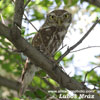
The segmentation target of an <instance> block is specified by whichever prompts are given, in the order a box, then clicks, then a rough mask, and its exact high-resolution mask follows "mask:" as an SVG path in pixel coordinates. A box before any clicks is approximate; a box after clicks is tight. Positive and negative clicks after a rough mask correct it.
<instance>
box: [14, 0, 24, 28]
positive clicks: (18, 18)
mask: <svg viewBox="0 0 100 100" xmlns="http://www.w3.org/2000/svg"><path fill="white" fill-rule="evenodd" d="M23 13H24V0H16V2H15V14H14V23H15V24H17V25H18V26H19V27H21V23H22V17H23Z"/></svg>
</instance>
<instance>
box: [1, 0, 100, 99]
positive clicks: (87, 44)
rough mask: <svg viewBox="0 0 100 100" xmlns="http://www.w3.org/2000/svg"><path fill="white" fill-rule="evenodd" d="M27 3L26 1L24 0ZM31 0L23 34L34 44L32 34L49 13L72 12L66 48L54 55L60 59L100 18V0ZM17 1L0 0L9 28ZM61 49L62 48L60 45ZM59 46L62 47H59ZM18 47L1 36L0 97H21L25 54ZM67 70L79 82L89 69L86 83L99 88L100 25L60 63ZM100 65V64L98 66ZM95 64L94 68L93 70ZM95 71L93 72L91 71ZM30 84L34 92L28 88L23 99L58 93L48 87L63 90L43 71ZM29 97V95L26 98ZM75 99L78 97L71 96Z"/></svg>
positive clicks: (2, 18) (44, 96) (90, 86)
mask: <svg viewBox="0 0 100 100" xmlns="http://www.w3.org/2000/svg"><path fill="white" fill-rule="evenodd" d="M24 1H25V3H26V2H27V0H24ZM92 1H93V0H91V1H90V0H31V1H30V2H29V3H28V5H27V6H26V8H25V11H24V14H25V15H26V16H27V18H28V20H27V18H26V17H25V16H23V22H22V29H21V34H22V36H23V37H24V38H25V39H26V40H27V41H28V42H30V43H31V40H32V37H34V35H35V34H36V30H35V29H34V27H33V26H32V25H31V24H30V23H29V21H30V22H31V23H32V24H33V25H34V26H35V27H36V29H37V30H39V28H40V27H41V26H42V24H43V23H44V21H45V18H46V15H47V13H49V12H50V11H52V10H54V9H65V10H67V11H69V12H70V13H72V15H73V20H72V23H71V25H70V28H69V29H68V33H67V35H66V37H65V39H64V42H63V45H65V46H64V47H63V49H61V50H60V51H59V50H58V52H57V53H56V55H55V59H56V60H57V59H58V58H59V57H60V56H61V55H62V54H63V53H64V52H65V51H66V50H67V48H68V47H71V46H72V45H74V44H75V43H77V41H78V40H79V39H80V38H81V37H82V36H83V35H84V34H85V33H86V32H87V31H88V30H89V28H90V27H91V26H92V25H93V23H94V22H95V21H96V19H97V17H98V18H99V17H100V1H99V0H95V2H92ZM14 7H15V5H14V2H13V1H11V0H1V1H0V21H1V22H2V23H4V24H5V25H6V26H8V27H9V28H10V27H11V26H12V21H13V16H14ZM60 48H61V47H60ZM60 48H59V49H60ZM14 49H15V47H14V46H13V44H12V43H11V42H9V41H8V40H7V39H5V38H4V37H1V36H0V98H6V99H7V100H20V99H19V98H18V88H19V87H18V83H17V82H18V81H19V80H20V76H21V71H22V69H23V67H24V63H25V59H26V57H25V56H24V55H22V54H21V53H16V52H14V51H13V50H14ZM60 65H62V66H63V68H64V70H65V71H66V73H67V74H68V75H69V76H70V77H73V78H74V79H76V80H77V81H79V82H83V81H84V79H85V75H86V73H87V72H88V71H89V73H88V75H87V77H86V82H85V85H87V87H89V88H91V89H100V73H99V72H100V67H99V65H100V24H97V25H96V27H95V28H94V29H93V30H92V32H91V33H90V34H89V36H88V37H87V38H86V39H85V40H84V41H83V42H82V43H81V44H80V45H79V46H78V47H77V48H75V49H74V50H73V51H71V53H69V54H68V55H67V56H66V57H64V58H63V60H62V61H61V62H60ZM97 66H98V67H97ZM94 67H96V68H95V69H94V70H92V69H93V68H94ZM91 70H92V71H91ZM31 86H32V87H33V88H34V92H30V91H27V92H26V94H25V96H23V97H22V99H23V100H30V98H31V99H33V100H47V98H49V97H50V96H55V97H57V94H56V93H48V92H47V91H48V90H54V89H58V88H59V89H61V88H60V87H59V84H57V83H56V82H55V81H54V80H52V79H51V78H50V77H47V74H46V72H44V71H43V70H41V71H39V72H37V73H36V75H35V77H34V78H33V81H32V83H31ZM27 96H29V97H30V98H27ZM71 100H75V99H71Z"/></svg>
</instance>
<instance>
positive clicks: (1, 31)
mask: <svg viewBox="0 0 100 100" xmlns="http://www.w3.org/2000/svg"><path fill="white" fill-rule="evenodd" d="M0 35H1V36H4V37H6V38H8V39H9V40H10V29H9V28H8V27H6V26H5V25H3V24H2V23H1V22H0Z"/></svg>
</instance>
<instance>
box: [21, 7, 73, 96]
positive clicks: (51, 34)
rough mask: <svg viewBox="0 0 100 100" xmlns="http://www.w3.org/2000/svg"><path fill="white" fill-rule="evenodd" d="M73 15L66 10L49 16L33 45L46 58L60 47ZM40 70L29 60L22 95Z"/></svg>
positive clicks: (25, 70) (22, 80)
mask: <svg viewBox="0 0 100 100" xmlns="http://www.w3.org/2000/svg"><path fill="white" fill-rule="evenodd" d="M71 20H72V15H71V13H69V12H68V11H66V10H61V9H60V10H54V11H52V12H50V13H49V14H47V17H46V20H45V22H44V24H43V25H42V27H41V28H40V29H39V31H38V33H37V34H36V35H35V36H34V38H33V40H32V45H33V46H34V47H35V48H36V49H38V50H39V51H40V52H41V53H42V54H44V55H46V56H52V57H53V55H54V54H55V52H56V51H57V49H58V48H59V47H60V45H61V43H62V42H63V39H64V37H65V35H66V33H67V30H68V27H69V25H70V23H71ZM39 69H40V68H39V67H37V66H35V64H34V63H33V62H32V61H30V59H29V58H28V59H27V60H26V64H25V68H24V69H23V72H22V77H21V89H20V95H22V94H23V93H24V92H25V90H26V88H27V87H28V85H29V84H30V83H31V81H32V79H33V76H34V75H35V72H37V71H38V70H39Z"/></svg>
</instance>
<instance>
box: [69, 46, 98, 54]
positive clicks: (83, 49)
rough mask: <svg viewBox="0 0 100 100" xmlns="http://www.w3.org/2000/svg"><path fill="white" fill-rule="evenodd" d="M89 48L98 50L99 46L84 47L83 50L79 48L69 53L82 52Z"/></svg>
mask: <svg viewBox="0 0 100 100" xmlns="http://www.w3.org/2000/svg"><path fill="white" fill-rule="evenodd" d="M89 48H100V46H88V47H84V48H81V49H78V50H75V51H71V52H70V53H73V52H78V51H82V50H85V49H89Z"/></svg>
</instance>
